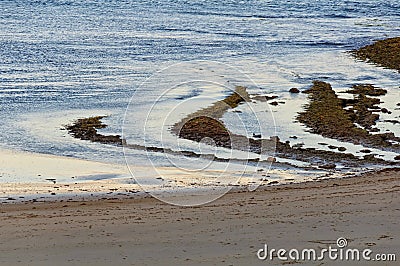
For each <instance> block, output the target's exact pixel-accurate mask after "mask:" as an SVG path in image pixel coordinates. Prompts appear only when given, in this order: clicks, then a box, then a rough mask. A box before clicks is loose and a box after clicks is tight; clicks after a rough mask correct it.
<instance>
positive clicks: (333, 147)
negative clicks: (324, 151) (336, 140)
mask: <svg viewBox="0 0 400 266" xmlns="http://www.w3.org/2000/svg"><path fill="white" fill-rule="evenodd" d="M328 148H329V149H331V150H336V149H337V148H338V147H336V146H333V145H329V146H328Z"/></svg>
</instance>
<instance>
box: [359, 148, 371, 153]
mask: <svg viewBox="0 0 400 266" xmlns="http://www.w3.org/2000/svg"><path fill="white" fill-rule="evenodd" d="M360 152H362V153H371V150H368V149H364V150H360Z"/></svg>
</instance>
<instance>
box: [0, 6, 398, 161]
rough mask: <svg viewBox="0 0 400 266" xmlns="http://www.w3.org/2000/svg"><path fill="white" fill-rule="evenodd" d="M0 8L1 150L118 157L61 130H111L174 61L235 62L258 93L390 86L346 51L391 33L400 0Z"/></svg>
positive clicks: (391, 81) (383, 73)
mask: <svg viewBox="0 0 400 266" xmlns="http://www.w3.org/2000/svg"><path fill="white" fill-rule="evenodd" d="M0 10H1V11H0V121H1V124H0V143H1V145H2V146H6V147H12V148H17V149H23V150H29V151H34V152H42V153H51V154H57V155H65V156H74V157H80V158H86V159H95V160H102V161H114V162H119V161H121V160H122V157H123V156H121V150H120V149H119V148H115V147H111V146H103V145H99V144H94V143H89V142H83V141H80V140H74V139H72V138H71V137H69V136H68V134H67V133H66V132H65V131H63V130H60V129H61V128H62V126H63V125H64V124H65V123H68V122H70V121H72V120H73V119H75V118H78V117H85V116H87V115H99V114H106V115H110V117H109V118H108V119H107V123H108V124H110V128H109V129H107V132H109V133H115V134H118V133H120V132H121V127H122V123H123V116H124V112H125V109H126V107H127V105H128V103H129V100H130V98H131V96H132V95H133V93H134V92H135V90H137V89H138V88H139V86H140V84H141V83H142V82H143V81H145V79H146V78H148V77H149V76H151V75H152V74H153V73H154V72H155V71H158V70H160V69H161V68H163V67H166V66H168V65H170V64H173V63H177V62H182V61H189V60H213V61H218V62H223V63H226V64H230V65H233V66H234V67H237V68H238V69H241V70H242V71H243V72H245V73H246V74H248V75H249V76H251V77H252V78H253V79H254V80H255V81H256V82H257V84H258V85H260V87H262V88H264V92H265V93H271V92H274V93H278V94H279V93H280V92H283V91H285V90H287V89H288V88H290V87H292V86H296V87H304V86H308V85H309V84H311V82H312V81H313V80H315V79H323V80H327V81H329V82H331V83H332V84H335V85H337V86H338V87H346V86H348V85H351V84H353V83H365V82H366V83H376V84H378V85H380V86H387V87H389V88H395V87H396V86H397V87H396V88H398V80H399V75H398V73H396V72H393V71H389V70H384V69H380V68H375V67H372V66H369V65H367V64H364V63H360V62H357V61H356V60H354V59H351V58H350V57H349V56H348V55H346V54H345V52H346V51H348V50H351V49H355V48H358V47H361V46H363V45H366V44H369V43H371V42H372V41H374V40H377V39H383V38H388V37H394V36H398V35H399V34H400V2H399V1H398V0H353V1H344V0H321V1H315V0H300V1H268V0H258V1H250V0H249V1H236V0H235V1H233V0H232V1H228V0H220V1H205V0H201V1H200V0H195V1H189V0H186V1H183V0H174V1H171V0H160V1H133V0H125V1H120V0H118V1H117V0H115V1H90V0H80V1H79V0H49V1H45V0H43V1H42V0H37V1H29V0H28V1H25V0H12V1H4V0H2V1H0ZM228 78H232V79H234V77H228ZM245 85H246V84H245ZM154 93H156V94H157V93H159V92H157V91H149V92H148V95H149V99H150V98H151V97H150V95H153V94H154ZM141 95H142V98H141V99H140V100H141V101H143V102H144V103H145V102H146V99H147V98H146V94H145V93H144V94H141ZM188 95H189V96H188V97H191V96H197V95H198V91H197V92H196V91H195V90H194V92H193V94H188ZM221 96H223V95H221ZM137 115H138V116H139V117H140V116H142V115H143V116H144V114H141V113H138V114H137ZM278 121H279V119H278ZM281 130H285V129H284V128H282V129H281Z"/></svg>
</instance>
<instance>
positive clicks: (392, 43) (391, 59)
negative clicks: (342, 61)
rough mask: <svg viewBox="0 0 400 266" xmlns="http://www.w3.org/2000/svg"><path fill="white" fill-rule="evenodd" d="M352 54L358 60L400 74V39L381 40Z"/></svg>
mask: <svg viewBox="0 0 400 266" xmlns="http://www.w3.org/2000/svg"><path fill="white" fill-rule="evenodd" d="M351 53H352V54H353V55H354V56H355V57H356V58H358V59H361V60H363V61H368V62H372V63H374V64H378V65H381V66H383V67H386V68H391V69H396V70H398V71H399V72H400V37H395V38H389V39H385V40H380V41H377V42H375V43H374V44H371V45H367V46H365V47H362V48H360V49H358V50H353V51H351Z"/></svg>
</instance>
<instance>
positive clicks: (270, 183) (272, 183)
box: [268, 181, 279, 185]
mask: <svg viewBox="0 0 400 266" xmlns="http://www.w3.org/2000/svg"><path fill="white" fill-rule="evenodd" d="M276 184H279V182H278V181H271V182H269V183H268V185H276Z"/></svg>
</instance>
